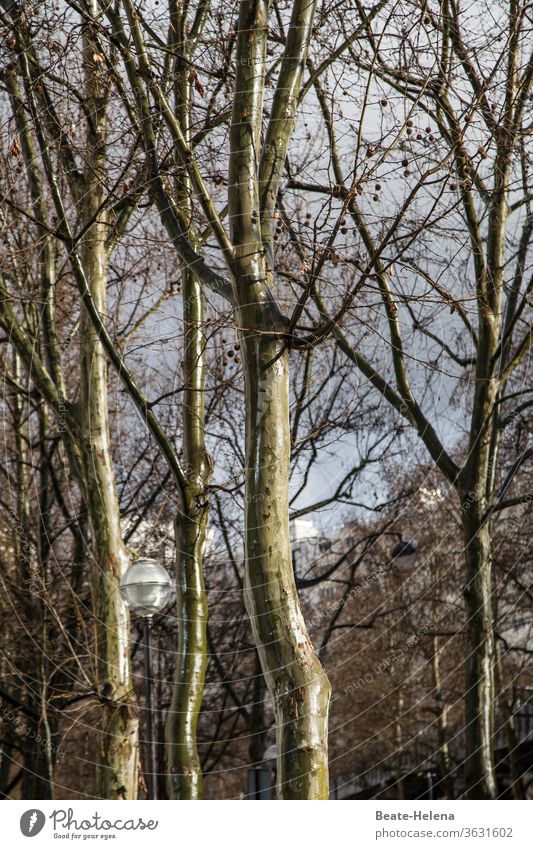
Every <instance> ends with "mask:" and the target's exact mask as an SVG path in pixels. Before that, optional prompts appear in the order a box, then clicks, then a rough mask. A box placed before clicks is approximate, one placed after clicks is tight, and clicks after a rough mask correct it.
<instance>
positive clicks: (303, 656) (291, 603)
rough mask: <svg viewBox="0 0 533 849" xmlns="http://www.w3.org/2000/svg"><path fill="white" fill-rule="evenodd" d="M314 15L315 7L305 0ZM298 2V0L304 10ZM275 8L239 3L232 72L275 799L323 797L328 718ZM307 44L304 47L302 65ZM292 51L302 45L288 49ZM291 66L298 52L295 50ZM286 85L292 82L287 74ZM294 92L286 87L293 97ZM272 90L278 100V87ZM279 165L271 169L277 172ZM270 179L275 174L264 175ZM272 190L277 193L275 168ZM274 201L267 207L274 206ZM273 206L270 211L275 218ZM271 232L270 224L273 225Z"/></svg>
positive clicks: (287, 128) (250, 589) (254, 533)
mask: <svg viewBox="0 0 533 849" xmlns="http://www.w3.org/2000/svg"><path fill="white" fill-rule="evenodd" d="M303 5H305V8H306V9H307V12H308V13H310V14H311V16H312V13H313V9H314V6H313V4H303ZM302 8H303V6H302V5H301V4H299V3H296V4H295V12H294V14H293V24H294V18H296V20H297V22H299V24H300V25H302V26H303V23H304V19H305V18H304V17H300V12H301V9H302ZM267 26H268V4H267V3H266V2H264V0H243V2H241V5H240V14H239V32H238V38H237V74H236V83H235V100H234V110H233V117H232V124H231V132H230V145H231V156H230V169H229V193H228V200H229V217H230V225H231V236H232V241H233V244H234V260H233V263H232V272H233V277H234V291H235V300H236V303H237V321H238V324H239V327H240V334H241V340H242V351H243V368H244V379H245V400H246V507H245V560H246V569H245V585H244V599H245V604H246V609H247V612H248V615H249V617H250V621H251V624H252V631H253V635H254V641H255V644H256V647H257V651H258V654H259V658H260V661H261V667H262V670H263V674H264V676H265V680H266V683H267V687H268V689H269V692H270V695H271V697H272V700H273V703H274V710H275V715H276V736H277V748H278V769H277V782H278V795H279V796H280V797H281V798H284V799H327V798H328V791H329V787H328V760H327V722H328V708H329V698H330V685H329V681H328V679H327V677H326V674H325V672H324V670H323V669H322V666H321V664H320V661H319V660H318V657H317V655H316V652H315V650H314V648H313V645H312V643H311V641H310V639H309V635H308V633H307V629H306V626H305V622H304V619H303V616H302V612H301V609H300V603H299V599H298V594H297V591H296V585H295V581H294V574H293V568H292V556H291V545H290V533H289V509H288V485H289V460H290V428H289V361H288V351H287V348H286V345H285V338H284V333H285V330H286V322H285V320H284V319H283V318H282V316H281V315H280V312H279V309H278V307H277V304H276V303H275V301H274V298H273V296H272V294H271V292H270V288H269V282H270V280H271V279H272V269H271V267H270V266H269V265H268V264H267V260H266V256H265V253H266V252H265V249H264V241H266V242H267V244H268V246H269V249H270V250H269V251H268V252H270V251H271V241H270V238H271V237H270V238H269V235H268V232H265V230H263V229H262V225H261V215H260V196H259V181H258V173H259V161H258V151H259V149H260V134H261V121H262V108H263V90H264V72H265V57H266V33H267ZM307 43H308V42H307V40H305V39H303V41H302V42H300V43H299V44H298V51H299V60H300V61H299V62H296V63H295V73H299V72H301V69H302V67H303V64H304V63H305V56H306V50H307ZM292 47H293V48H294V49H296V47H295V45H292ZM290 60H291V62H292V63H294V55H292V56H291V57H290ZM281 76H282V77H283V79H284V85H285V86H286V85H287V80H288V77H287V78H285V76H284V75H283V74H282V75H281ZM288 94H290V92H288ZM275 97H278V93H276V95H275ZM285 106H286V111H285V113H284V114H285V118H286V120H285V121H283V122H282V121H277V122H276V125H277V129H276V131H275V132H274V133H273V134H272V133H270V132H269V133H267V135H268V137H269V138H271V136H272V138H271V141H270V143H271V144H275V147H276V156H275V159H277V157H281V160H282V161H284V160H285V155H286V150H287V145H288V142H289V138H290V133H291V130H292V120H293V114H294V109H295V107H296V104H295V103H294V102H292V101H291V100H290V98H289V99H288V100H287V101H286V104H285ZM275 170H276V169H274V171H275ZM269 178H270V179H269ZM264 180H265V182H264V183H263V186H264V185H266V181H267V180H268V181H269V191H270V192H273V193H274V198H275V196H276V193H277V185H278V183H277V179H276V175H275V173H274V172H273V171H272V170H271V172H270V174H269V175H265V177H264ZM269 205H270V204H269ZM268 214H269V213H268V211H266V217H268ZM267 230H268V228H267Z"/></svg>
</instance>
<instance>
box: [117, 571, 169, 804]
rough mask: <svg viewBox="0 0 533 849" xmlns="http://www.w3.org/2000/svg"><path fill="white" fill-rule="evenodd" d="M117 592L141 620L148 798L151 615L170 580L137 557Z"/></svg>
mask: <svg viewBox="0 0 533 849" xmlns="http://www.w3.org/2000/svg"><path fill="white" fill-rule="evenodd" d="M120 594H121V596H122V598H123V599H124V603H125V604H126V606H127V607H129V609H130V610H131V612H132V615H133V616H139V617H141V618H142V620H143V631H144V669H145V675H146V749H147V770H146V772H147V778H148V781H147V786H148V797H149V798H150V799H157V782H156V772H157V769H156V749H155V724H154V679H153V671H152V618H153V616H154V614H155V613H159V612H160V611H161V610H163V608H164V607H165V606H166V605H167V604H168V602H169V601H170V597H171V595H172V582H171V580H170V575H169V574H168V572H167V570H166V569H165V568H164V566H162V565H161V563H159V562H158V561H157V560H152V559H151V558H145V559H143V560H136V561H135V563H132V564H131V566H130V567H129V568H128V569H126V571H125V573H124V575H123V576H122V580H121V582H120Z"/></svg>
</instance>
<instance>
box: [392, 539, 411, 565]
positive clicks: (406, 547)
mask: <svg viewBox="0 0 533 849" xmlns="http://www.w3.org/2000/svg"><path fill="white" fill-rule="evenodd" d="M391 560H392V561H393V562H394V563H396V564H397V565H398V566H412V565H413V563H414V562H415V560H416V548H415V546H414V545H413V543H412V542H406V540H404V539H400V541H399V542H397V543H396V545H395V546H394V548H393V549H392V552H391Z"/></svg>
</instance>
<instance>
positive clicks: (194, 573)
mask: <svg viewBox="0 0 533 849" xmlns="http://www.w3.org/2000/svg"><path fill="white" fill-rule="evenodd" d="M170 9H171V30H172V33H173V40H172V45H173V47H174V48H175V50H176V59H175V68H174V73H175V80H176V83H175V92H174V94H175V113H176V117H177V119H178V121H179V124H180V128H181V133H182V134H183V139H184V141H185V142H186V143H187V144H189V143H190V126H189V124H190V108H191V83H190V80H189V73H190V64H189V62H190V59H191V55H190V50H191V44H190V33H189V27H188V23H187V13H186V10H184V9H183V8H182V6H181V4H179V3H174V2H172V3H171V7H170ZM197 23H198V22H197ZM199 25H200V26H201V24H199ZM176 191H177V194H178V197H179V206H180V209H181V211H182V215H183V219H184V222H185V223H186V224H187V225H188V229H189V237H190V239H191V242H192V243H193V244H194V236H193V232H192V227H191V215H192V205H191V198H190V192H191V185H190V178H189V175H188V174H187V171H186V169H185V168H182V169H180V172H179V174H178V175H177V178H176ZM182 292H183V333H184V355H183V362H182V368H183V382H184V386H185V390H184V394H183V404H182V422H183V455H184V464H185V469H186V474H187V478H188V480H187V485H186V487H184V489H183V490H182V498H181V506H180V511H179V514H178V516H177V517H176V522H175V539H176V610H177V617H178V652H177V661H176V670H175V680H174V687H173V691H172V701H171V705H170V709H169V711H168V714H167V720H166V729H165V736H166V750H167V764H168V778H167V790H168V794H169V797H170V798H171V799H200V798H201V795H202V769H201V765H200V758H199V756H198V749H197V743H196V729H197V725H198V718H199V715H200V708H201V705H202V698H203V692H204V681H205V667H206V660H207V594H206V590H205V584H204V575H203V556H204V549H205V540H206V529H207V521H208V514H209V501H208V497H207V493H206V487H207V484H208V483H209V480H210V478H211V474H212V471H213V468H212V461H211V458H210V457H209V455H208V453H207V450H206V446H205V429H204V425H205V411H204V391H205V385H204V384H205V347H206V340H205V336H204V332H203V323H204V309H203V298H202V291H201V286H200V283H199V281H198V279H197V277H196V276H195V275H194V274H193V273H192V271H191V270H190V269H188V268H184V269H183V272H182Z"/></svg>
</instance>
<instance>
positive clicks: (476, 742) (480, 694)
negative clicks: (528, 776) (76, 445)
mask: <svg viewBox="0 0 533 849" xmlns="http://www.w3.org/2000/svg"><path fill="white" fill-rule="evenodd" d="M477 505H478V502H477V501H476V502H475V503H474V504H472V505H471V507H470V508H469V509H467V510H465V511H464V513H463V529H464V535H465V547H466V585H465V589H464V599H465V611H466V619H467V626H466V636H467V639H466V651H467V656H466V665H465V670H466V681H465V690H466V692H465V726H466V728H465V741H466V747H465V748H466V752H465V788H466V794H467V798H469V799H494V798H496V780H495V776H494V767H493V763H494V755H493V733H494V631H493V619H492V601H491V589H492V587H491V582H492V556H491V534H490V529H489V526H488V524H487V523H485V524H482V522H481V517H480V515H479V510H478V509H477Z"/></svg>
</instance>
